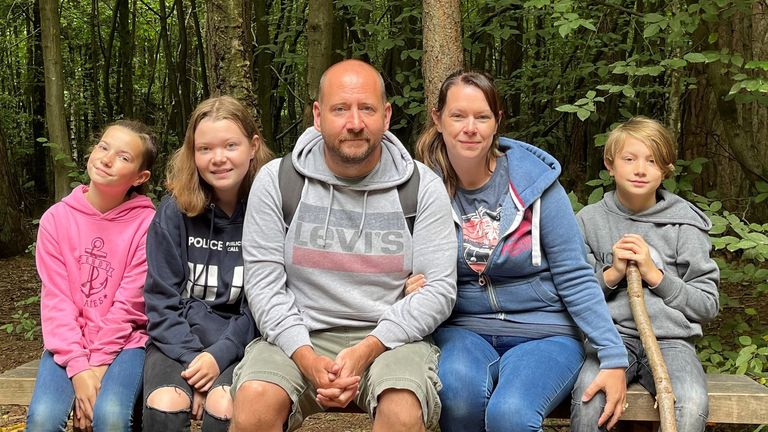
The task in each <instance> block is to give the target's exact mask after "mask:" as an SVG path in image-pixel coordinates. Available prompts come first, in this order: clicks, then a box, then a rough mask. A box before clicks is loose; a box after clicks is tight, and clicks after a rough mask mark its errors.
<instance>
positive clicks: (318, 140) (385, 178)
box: [292, 127, 415, 191]
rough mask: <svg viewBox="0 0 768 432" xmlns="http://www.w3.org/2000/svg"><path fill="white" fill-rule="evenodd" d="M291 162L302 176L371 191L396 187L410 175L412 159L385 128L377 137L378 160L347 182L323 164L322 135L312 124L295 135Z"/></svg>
mask: <svg viewBox="0 0 768 432" xmlns="http://www.w3.org/2000/svg"><path fill="white" fill-rule="evenodd" d="M292 158H293V165H294V166H295V167H296V170H297V171H298V172H299V173H300V174H301V175H303V176H304V177H308V178H312V179H315V180H319V181H321V182H323V183H327V184H328V185H330V186H332V187H336V186H341V187H345V188H350V189H353V190H361V191H373V190H382V189H389V188H392V187H396V186H398V185H400V184H402V183H404V182H405V181H406V180H408V179H409V178H410V177H411V173H412V172H413V169H414V166H415V165H414V162H413V158H411V155H410V154H408V151H407V150H406V149H405V147H404V146H403V144H402V143H401V142H400V140H398V139H397V137H395V136H394V135H393V134H392V133H391V132H389V131H387V132H386V133H384V136H383V137H382V140H381V160H380V161H379V164H378V165H376V167H375V168H374V169H373V171H371V173H370V174H368V175H367V176H365V178H363V179H362V180H361V181H360V182H357V183H355V184H352V185H350V184H348V183H346V182H344V180H343V179H340V178H338V177H337V176H336V175H334V174H333V173H332V172H331V171H330V170H329V169H328V167H327V166H326V164H325V144H324V140H323V136H322V135H321V134H320V132H318V131H317V129H315V128H314V127H310V128H307V130H305V131H304V133H303V134H302V135H301V136H300V137H299V140H298V142H297V143H296V146H295V147H294V149H293V153H292Z"/></svg>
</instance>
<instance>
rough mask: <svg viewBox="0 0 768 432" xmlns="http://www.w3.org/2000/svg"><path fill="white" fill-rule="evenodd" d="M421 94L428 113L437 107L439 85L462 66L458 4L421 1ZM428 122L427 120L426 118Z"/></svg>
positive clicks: (462, 54)
mask: <svg viewBox="0 0 768 432" xmlns="http://www.w3.org/2000/svg"><path fill="white" fill-rule="evenodd" d="M422 5H423V8H424V13H423V17H422V20H423V31H424V57H423V63H422V64H423V66H422V67H423V73H424V94H425V95H426V102H427V110H430V109H432V108H433V107H435V105H436V104H437V94H438V92H439V91H440V85H441V84H442V83H443V80H444V79H445V78H446V77H447V76H448V74H450V73H451V71H453V70H455V69H457V68H460V67H461V66H462V65H463V64H464V50H463V48H462V44H461V7H460V4H459V1H458V0H442V1H441V0H423V1H422ZM427 119H428V120H427V121H429V119H430V116H427Z"/></svg>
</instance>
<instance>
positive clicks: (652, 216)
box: [576, 189, 720, 339]
mask: <svg viewBox="0 0 768 432" xmlns="http://www.w3.org/2000/svg"><path fill="white" fill-rule="evenodd" d="M656 199H657V203H656V204H655V205H654V206H653V207H651V208H649V209H647V210H645V211H643V212H640V213H632V212H630V211H629V210H627V209H626V208H625V207H623V206H622V205H621V203H620V202H619V200H618V198H617V197H616V195H615V192H608V193H607V194H606V195H605V197H603V199H602V200H601V201H600V202H597V203H595V204H592V205H588V206H586V207H584V208H583V209H582V210H581V211H580V212H579V213H578V214H577V215H576V218H577V220H578V222H579V226H580V227H581V230H582V233H583V234H584V237H585V241H586V244H587V251H588V253H589V256H588V259H589V262H590V263H591V264H592V265H593V266H594V268H595V271H596V274H597V278H598V280H599V281H600V285H601V286H602V288H603V292H605V296H606V301H607V302H608V308H609V309H610V312H611V316H612V317H613V321H614V323H615V324H616V327H617V328H618V330H619V333H621V334H622V335H624V336H632V337H638V332H637V327H636V326H635V322H634V320H633V319H632V312H631V310H630V307H629V298H628V296H627V290H626V286H627V283H626V279H625V280H622V281H621V282H620V283H619V284H618V285H617V286H616V287H608V286H606V285H605V281H604V280H603V271H604V270H605V269H607V268H608V267H610V266H611V263H612V259H613V253H612V248H613V245H614V244H615V243H616V242H617V241H618V240H619V239H620V238H621V236H623V235H624V234H639V235H641V236H642V237H643V239H644V240H645V242H646V243H647V244H648V246H649V249H650V252H651V258H652V259H653V261H654V263H655V264H656V267H657V268H659V269H660V270H661V271H662V272H663V273H664V277H663V278H662V280H661V283H659V285H658V286H656V287H653V288H649V287H648V286H647V285H645V286H644V289H645V303H646V306H647V308H648V315H649V316H650V318H651V325H652V326H653V331H654V333H655V334H656V337H658V338H659V339H672V338H674V339H688V338H691V337H697V336H701V334H702V332H701V323H704V322H706V321H710V320H712V319H713V318H714V317H715V316H716V315H717V313H718V309H719V296H718V291H717V286H718V283H719V280H720V270H719V269H718V267H717V264H716V263H715V262H714V261H713V260H712V259H711V258H710V256H709V252H710V249H711V248H712V245H711V243H710V241H709V236H708V235H707V232H708V231H709V229H710V228H711V227H712V224H711V222H710V221H709V219H708V218H707V216H706V215H705V214H704V213H702V212H701V211H700V210H699V209H697V208H696V207H695V206H694V205H693V204H691V203H689V202H688V201H686V200H684V199H682V198H680V197H678V196H677V195H675V194H673V193H670V192H668V191H665V190H663V189H659V190H658V191H657V192H656Z"/></svg>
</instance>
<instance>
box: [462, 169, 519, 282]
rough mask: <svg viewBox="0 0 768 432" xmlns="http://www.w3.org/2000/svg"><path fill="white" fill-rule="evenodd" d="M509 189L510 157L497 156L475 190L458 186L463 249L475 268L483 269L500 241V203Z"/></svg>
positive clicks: (469, 262)
mask: <svg viewBox="0 0 768 432" xmlns="http://www.w3.org/2000/svg"><path fill="white" fill-rule="evenodd" d="M508 191H509V170H508V168H507V158H506V157H505V156H500V157H498V158H497V159H496V168H495V169H494V171H493V174H492V175H491V178H490V179H489V180H488V181H487V182H486V183H485V184H484V185H482V186H481V187H479V188H477V189H473V190H468V189H462V188H458V189H457V190H456V194H455V196H454V198H453V199H454V202H455V203H456V207H457V208H458V209H459V212H460V215H459V216H460V218H461V232H462V237H463V243H462V245H461V253H462V254H463V255H464V259H465V260H466V261H467V264H468V265H469V267H470V268H472V270H474V271H476V272H478V273H481V272H482V271H483V270H484V269H485V266H486V264H487V263H488V259H489V258H490V256H491V252H493V248H495V247H496V244H497V243H498V242H499V236H500V235H501V233H500V232H499V226H500V223H501V204H502V203H503V202H504V198H505V197H506V196H507V195H508Z"/></svg>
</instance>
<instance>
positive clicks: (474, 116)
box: [432, 83, 499, 167]
mask: <svg viewBox="0 0 768 432" xmlns="http://www.w3.org/2000/svg"><path fill="white" fill-rule="evenodd" d="M432 120H434V122H435V125H436V126H437V130H438V131H439V132H440V133H441V134H442V135H443V140H444V141H445V147H446V151H447V153H448V158H449V159H450V161H451V165H454V166H468V165H475V164H477V167H481V166H483V167H484V166H485V164H486V161H487V155H488V152H489V151H490V149H491V145H492V144H493V139H494V136H495V135H496V130H497V129H498V127H499V125H498V122H497V121H496V117H495V116H494V114H493V111H491V108H490V105H489V104H488V101H487V100H486V98H485V95H484V94H483V92H482V90H480V89H479V88H477V87H475V86H472V85H466V84H463V83H459V84H456V85H454V86H453V87H451V88H450V90H448V93H447V97H446V100H445V105H444V107H443V110H442V111H441V112H439V113H438V112H437V111H432Z"/></svg>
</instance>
